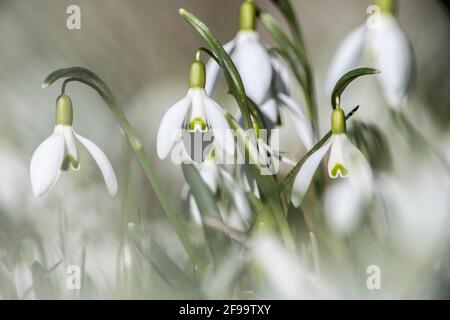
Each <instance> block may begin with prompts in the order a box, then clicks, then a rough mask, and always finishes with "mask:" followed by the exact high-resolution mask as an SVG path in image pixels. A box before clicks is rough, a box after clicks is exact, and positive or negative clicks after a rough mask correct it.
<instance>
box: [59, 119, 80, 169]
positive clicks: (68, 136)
mask: <svg viewBox="0 0 450 320" xmlns="http://www.w3.org/2000/svg"><path fill="white" fill-rule="evenodd" d="M62 127H63V130H62V131H63V134H64V141H65V154H64V155H65V156H71V157H73V158H74V159H75V160H76V161H77V167H74V166H73V163H72V161H71V162H70V167H71V168H72V169H73V170H78V169H80V163H79V156H78V148H77V143H76V140H75V135H74V131H73V128H72V126H62Z"/></svg>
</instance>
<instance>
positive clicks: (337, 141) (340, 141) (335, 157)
mask: <svg viewBox="0 0 450 320" xmlns="http://www.w3.org/2000/svg"><path fill="white" fill-rule="evenodd" d="M347 143H350V141H348V137H347V135H346V134H345V133H341V134H333V143H332V144H331V152H330V159H329V160H328V175H329V176H330V178H333V179H334V178H337V177H338V176H340V177H341V178H343V177H347V175H348V171H349V167H348V163H347V162H346V159H345V157H344V153H345V152H344V150H345V148H346V146H347ZM338 163H339V164H341V165H342V166H343V167H344V168H345V169H347V175H345V174H344V175H343V173H342V172H341V170H339V171H338V172H337V174H336V175H335V176H333V175H332V174H331V171H332V170H333V167H334V166H335V165H336V164H338Z"/></svg>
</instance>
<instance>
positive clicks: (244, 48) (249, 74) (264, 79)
mask: <svg viewBox="0 0 450 320" xmlns="http://www.w3.org/2000/svg"><path fill="white" fill-rule="evenodd" d="M231 57H232V59H233V62H234V63H235V65H236V68H237V69H238V71H239V74H240V75H241V77H242V81H243V82H244V88H245V92H246V94H247V96H248V97H249V98H250V99H252V100H253V102H255V103H256V104H257V105H260V104H261V103H262V102H263V101H264V100H265V99H266V98H267V96H268V94H269V91H270V90H269V89H270V85H271V81H272V65H271V61H270V56H269V54H268V52H267V50H266V48H265V46H264V44H262V43H261V42H260V40H259V36H258V34H257V33H256V32H253V31H251V32H250V31H241V32H239V34H238V35H237V43H236V47H235V49H234V51H233V53H232V55H231Z"/></svg>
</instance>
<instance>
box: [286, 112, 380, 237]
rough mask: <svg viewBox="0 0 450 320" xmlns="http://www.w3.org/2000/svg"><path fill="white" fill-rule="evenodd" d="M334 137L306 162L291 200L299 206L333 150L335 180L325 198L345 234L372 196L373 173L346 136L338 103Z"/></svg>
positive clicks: (331, 215) (334, 222)
mask: <svg viewBox="0 0 450 320" xmlns="http://www.w3.org/2000/svg"><path fill="white" fill-rule="evenodd" d="M331 131H332V136H331V138H330V140H329V141H328V142H326V143H325V144H324V145H323V146H322V147H320V148H319V149H318V150H317V151H316V152H315V153H313V154H312V155H311V156H310V157H309V158H308V159H307V160H306V161H305V163H304V164H303V166H302V167H301V169H300V171H299V172H298V174H297V177H296V178H295V181H294V185H293V189H292V196H291V200H292V203H293V204H294V206H296V207H298V206H299V205H300V204H301V203H302V201H303V197H304V195H305V193H306V191H307V190H308V188H309V185H310V184H311V180H312V178H313V176H314V173H315V171H316V170H317V168H318V167H319V164H320V162H321V161H322V159H323V158H324V156H325V155H326V154H327V153H328V150H330V148H331V151H330V157H329V160H328V166H327V167H328V175H329V176H330V178H332V179H338V178H340V179H339V180H340V181H336V182H333V183H332V184H331V186H330V189H329V191H328V192H327V193H326V197H325V213H326V216H327V220H328V222H329V223H330V225H331V226H332V228H333V229H334V230H335V231H336V232H340V233H346V232H348V231H349V230H351V228H352V227H353V226H354V225H355V224H356V221H358V219H359V217H360V216H361V215H360V213H361V210H362V208H363V206H364V205H365V204H366V203H367V201H368V200H369V199H370V198H371V195H372V189H373V176H372V170H371V168H370V165H369V163H368V162H367V160H366V159H365V157H364V155H363V154H362V153H361V151H360V150H359V149H358V148H357V147H355V146H354V145H353V144H352V143H351V142H350V140H349V138H348V137H347V129H346V125H345V115H344V112H343V110H342V109H341V108H340V107H339V106H337V107H336V108H335V109H334V110H333V112H332V115H331Z"/></svg>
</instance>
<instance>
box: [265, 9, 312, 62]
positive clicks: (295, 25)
mask: <svg viewBox="0 0 450 320" xmlns="http://www.w3.org/2000/svg"><path fill="white" fill-rule="evenodd" d="M272 2H273V3H274V4H275V6H276V7H277V8H278V9H279V10H280V11H281V13H282V14H283V17H284V18H285V19H286V21H287V23H288V26H289V29H290V30H291V33H292V35H293V37H294V40H295V43H296V46H297V48H298V49H299V50H303V55H304V56H305V57H306V52H305V43H304V40H303V35H302V31H301V28H300V23H299V22H298V21H297V17H296V15H295V12H294V9H293V8H292V5H291V2H290V1H289V0H272Z"/></svg>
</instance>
